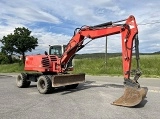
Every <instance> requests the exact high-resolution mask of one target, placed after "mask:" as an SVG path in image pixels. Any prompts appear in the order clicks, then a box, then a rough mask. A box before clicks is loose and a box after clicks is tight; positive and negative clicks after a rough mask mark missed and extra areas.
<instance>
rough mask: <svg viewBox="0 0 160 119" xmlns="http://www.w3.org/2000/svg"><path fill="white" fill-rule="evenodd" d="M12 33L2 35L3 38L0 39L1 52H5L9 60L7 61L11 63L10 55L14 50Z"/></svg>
mask: <svg viewBox="0 0 160 119" xmlns="http://www.w3.org/2000/svg"><path fill="white" fill-rule="evenodd" d="M13 40H14V35H13V34H9V35H7V36H3V39H2V40H1V42H2V44H3V46H1V52H2V53H3V54H5V55H6V56H7V58H8V60H9V63H12V62H13V60H12V55H13V52H14V47H13V46H14V42H13Z"/></svg>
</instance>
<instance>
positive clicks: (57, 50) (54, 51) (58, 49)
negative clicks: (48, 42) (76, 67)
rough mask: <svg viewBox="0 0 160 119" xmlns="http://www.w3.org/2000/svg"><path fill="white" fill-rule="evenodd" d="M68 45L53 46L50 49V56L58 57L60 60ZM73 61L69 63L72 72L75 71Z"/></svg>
mask: <svg viewBox="0 0 160 119" xmlns="http://www.w3.org/2000/svg"><path fill="white" fill-rule="evenodd" d="M66 46H67V45H52V46H50V47H49V55H56V56H58V57H59V58H61V57H62V54H63V53H64V51H65V48H66ZM72 60H73V59H71V60H70V61H69V62H68V66H67V67H68V70H70V71H72V70H73V65H72Z"/></svg>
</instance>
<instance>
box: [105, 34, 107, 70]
mask: <svg viewBox="0 0 160 119" xmlns="http://www.w3.org/2000/svg"><path fill="white" fill-rule="evenodd" d="M106 67H107V36H106V47H105V69H106Z"/></svg>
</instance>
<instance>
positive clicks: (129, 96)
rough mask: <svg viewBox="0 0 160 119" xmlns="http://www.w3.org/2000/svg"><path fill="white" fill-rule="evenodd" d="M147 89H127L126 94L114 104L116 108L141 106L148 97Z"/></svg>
mask: <svg viewBox="0 0 160 119" xmlns="http://www.w3.org/2000/svg"><path fill="white" fill-rule="evenodd" d="M147 91H148V90H147V89H144V88H135V87H125V91H124V94H123V95H122V96H121V97H120V98H119V99H117V100H115V101H114V102H113V103H112V104H113V105H116V106H124V107H134V106H136V105H138V104H140V103H141V102H142V101H143V99H144V98H145V97H146V94H147Z"/></svg>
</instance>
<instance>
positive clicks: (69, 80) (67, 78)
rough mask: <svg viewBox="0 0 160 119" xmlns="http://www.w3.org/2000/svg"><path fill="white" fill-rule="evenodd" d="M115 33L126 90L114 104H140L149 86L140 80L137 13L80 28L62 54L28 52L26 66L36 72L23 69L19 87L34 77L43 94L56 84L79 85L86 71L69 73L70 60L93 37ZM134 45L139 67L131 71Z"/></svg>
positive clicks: (25, 84)
mask: <svg viewBox="0 0 160 119" xmlns="http://www.w3.org/2000/svg"><path fill="white" fill-rule="evenodd" d="M114 34H121V43H122V65H123V76H124V89H125V91H124V94H123V95H122V96H121V97H120V98H119V99H117V100H115V101H114V102H113V103H112V104H113V105H117V106H125V107H133V106H136V105H138V104H139V103H141V102H142V101H143V99H144V98H145V97H146V94H147V90H146V89H145V88H141V87H140V84H139V83H138V79H139V77H140V76H141V71H140V67H139V40H138V28H137V24H136V20H135V17H134V16H133V15H131V16H129V17H128V18H127V19H124V20H120V21H115V22H107V23H103V24H99V25H94V26H82V27H81V28H76V29H75V31H74V35H73V37H72V38H71V40H70V41H69V43H68V44H67V45H66V47H65V49H64V52H63V53H62V54H61V56H58V55H57V54H47V53H46V54H44V55H30V56H26V59H25V67H24V70H25V71H32V72H34V73H30V72H29V73H20V74H19V75H18V76H17V78H16V83H17V86H18V87H19V88H23V87H29V86H30V83H31V81H34V82H37V89H38V91H39V93H41V94H46V93H50V92H51V90H52V88H56V87H61V86H64V87H66V88H69V89H73V88H76V87H77V86H78V85H79V84H80V83H84V82H85V73H81V74H72V73H69V71H70V69H73V68H71V67H70V66H69V63H70V61H71V60H72V59H73V57H74V56H75V54H76V53H77V52H78V51H79V50H81V49H82V48H84V47H85V45H87V44H88V43H89V42H90V41H92V40H95V39H97V38H100V37H106V36H110V35H114ZM87 38H89V39H90V41H88V42H87V43H85V42H84V41H85V40H86V39H87ZM133 49H134V50H135V56H136V62H137V67H136V70H134V71H131V62H132V55H133V53H132V52H133ZM36 72H40V73H36ZM133 72H134V77H133V78H131V76H130V75H131V73H133Z"/></svg>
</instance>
